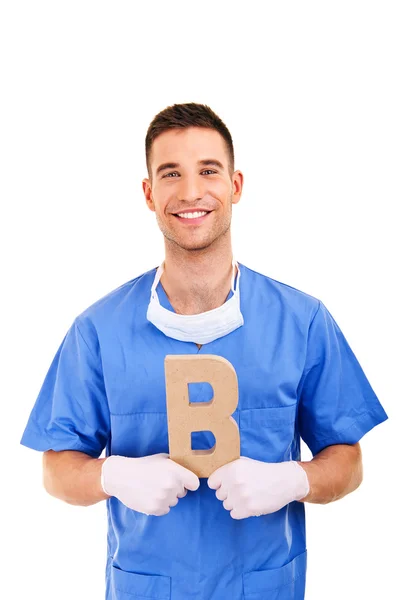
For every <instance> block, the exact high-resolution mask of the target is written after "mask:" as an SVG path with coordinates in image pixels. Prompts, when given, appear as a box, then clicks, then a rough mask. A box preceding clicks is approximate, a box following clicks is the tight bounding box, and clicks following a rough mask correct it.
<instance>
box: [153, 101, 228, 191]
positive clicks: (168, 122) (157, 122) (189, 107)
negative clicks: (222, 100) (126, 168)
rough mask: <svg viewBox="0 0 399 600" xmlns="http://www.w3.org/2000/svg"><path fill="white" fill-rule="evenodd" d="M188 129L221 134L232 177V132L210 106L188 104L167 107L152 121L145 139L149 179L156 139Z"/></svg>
mask: <svg viewBox="0 0 399 600" xmlns="http://www.w3.org/2000/svg"><path fill="white" fill-rule="evenodd" d="M187 127H204V128H209V129H215V130H216V131H218V132H219V133H220V135H221V136H222V137H223V139H224V141H225V144H226V149H227V156H228V169H229V173H230V177H231V176H232V174H233V172H234V148H233V139H232V137H231V134H230V131H229V130H228V129H227V127H226V125H225V124H224V123H223V121H222V119H221V118H220V117H219V116H218V115H217V114H216V113H215V112H213V110H212V109H211V108H210V107H209V106H207V105H206V104H197V103H195V102H188V103H186V104H173V105H172V106H167V107H166V108H165V109H164V110H162V111H161V112H159V113H158V114H157V115H155V117H154V118H153V120H152V121H151V123H150V125H149V127H148V130H147V134H146V137H145V160H146V165H147V171H148V175H149V178H150V179H152V175H151V166H150V161H151V149H152V145H153V143H154V140H155V138H156V137H157V136H158V135H160V134H161V133H163V132H164V131H168V130H169V129H185V128H187Z"/></svg>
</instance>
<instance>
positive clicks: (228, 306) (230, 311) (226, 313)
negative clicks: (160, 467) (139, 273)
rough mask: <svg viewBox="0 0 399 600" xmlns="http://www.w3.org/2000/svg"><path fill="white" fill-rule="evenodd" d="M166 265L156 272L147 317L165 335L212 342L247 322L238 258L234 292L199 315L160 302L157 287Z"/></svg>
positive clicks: (232, 288)
mask: <svg viewBox="0 0 399 600" xmlns="http://www.w3.org/2000/svg"><path fill="white" fill-rule="evenodd" d="M164 265H165V263H164V262H163V263H162V265H161V266H160V267H158V269H157V272H156V273H155V278H154V282H153V284H152V287H151V297H150V303H149V305H148V310H147V319H148V320H149V321H150V322H151V323H152V324H153V325H155V327H157V329H159V330H160V331H162V332H163V333H164V334H165V335H167V336H168V337H171V338H173V339H175V340H179V341H181V342H195V343H196V344H208V343H209V342H213V341H214V340H217V339H218V338H220V337H223V336H225V335H227V334H228V333H231V332H232V331H234V330H235V329H238V327H241V325H243V324H244V317H243V316H242V314H241V311H240V287H239V281H240V269H239V267H238V263H237V262H235V261H234V259H233V263H232V265H233V274H232V277H231V290H232V292H233V295H232V296H231V298H229V299H228V300H226V302H225V303H224V304H222V306H218V307H217V308H214V309H212V310H208V311H206V312H203V313H200V314H198V315H179V314H177V313H175V312H172V311H170V310H168V309H166V308H164V307H163V306H162V305H161V304H160V302H159V298H158V294H157V291H156V287H157V285H158V283H159V280H160V279H161V275H162V273H163V272H164V268H165V266H164ZM235 266H237V270H238V274H237V284H236V289H235V290H234V275H235V269H234V267H235Z"/></svg>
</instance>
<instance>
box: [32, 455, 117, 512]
mask: <svg viewBox="0 0 399 600" xmlns="http://www.w3.org/2000/svg"><path fill="white" fill-rule="evenodd" d="M105 460H106V459H105V458H92V457H91V456H89V455H88V454H84V453H83V452H77V451H75V450H63V451H60V452H54V450H47V451H46V452H44V453H43V485H44V488H45V490H46V491H47V492H48V493H49V494H50V495H51V496H55V497H56V498H59V499H60V500H64V502H67V503H68V504H74V505H77V506H90V505H92V504H96V503H97V502H100V501H101V500H105V499H107V498H109V496H108V495H107V494H105V493H104V491H103V489H102V487H101V482H100V478H101V467H102V463H103V462H104V461H105Z"/></svg>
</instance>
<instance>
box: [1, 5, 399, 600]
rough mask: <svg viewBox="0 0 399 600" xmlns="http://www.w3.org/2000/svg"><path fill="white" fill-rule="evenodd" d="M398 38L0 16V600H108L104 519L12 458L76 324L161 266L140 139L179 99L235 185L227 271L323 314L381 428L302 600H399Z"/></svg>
mask: <svg viewBox="0 0 399 600" xmlns="http://www.w3.org/2000/svg"><path fill="white" fill-rule="evenodd" d="M398 27H399V22H398V12H397V3H396V2H384V1H381V0H379V1H378V2H367V1H364V0H363V1H362V2H354V1H348V0H346V1H338V2H337V1H335V2H321V1H318V2H273V3H271V2H270V3H269V2H263V3H262V2H256V1H246V2H229V3H227V2H215V3H211V2H207V1H203V2H195V3H194V2H176V1H173V0H171V1H169V2H147V3H142V5H141V4H140V5H139V3H135V2H133V1H131V2H121V1H115V2H103V1H96V2H88V1H82V0H79V2H76V1H69V2H54V1H51V2H50V1H49V2H43V1H36V2H30V1H29V2H28V1H26V2H18V1H15V0H14V1H11V0H9V1H8V2H7V1H5V2H3V3H2V5H1V13H0V44H1V48H0V53H1V54H0V55H1V74H0V75H1V86H2V91H1V97H0V102H1V111H0V119H1V135H0V137H1V142H0V143H1V157H0V159H1V163H0V164H1V171H2V175H1V190H0V192H1V232H0V233H1V243H2V249H1V259H2V261H1V262H2V270H1V272H2V283H3V285H2V292H1V302H2V310H1V316H2V335H1V345H2V366H3V368H2V376H1V381H2V406H3V427H2V435H3V444H2V450H3V452H2V460H1V478H0V481H1V486H2V494H1V507H2V532H1V546H2V550H3V558H2V561H1V569H2V570H3V576H2V586H3V590H4V587H5V586H7V584H8V583H9V584H10V587H9V589H8V592H7V596H4V597H7V599H10V598H12V599H14V598H15V599H20V598H25V597H35V598H40V599H41V600H54V599H56V600H64V599H68V600H69V599H70V598H74V600H86V599H90V600H92V599H101V598H103V597H104V581H103V579H104V566H105V554H106V545H105V541H106V537H105V536H106V522H105V503H100V504H97V505H95V506H92V507H88V508H83V507H74V506H70V505H68V504H66V503H63V502H61V501H59V500H56V499H55V498H53V497H50V496H49V495H48V494H47V493H46V492H45V491H44V489H43V487H42V482H41V453H39V452H35V451H33V450H29V449H27V448H25V447H23V446H20V445H19V440H20V438H21V435H22V432H23V429H24V427H25V424H26V421H27V419H28V416H29V413H30V411H31V409H32V407H33V404H34V401H35V399H36V396H37V394H38V392H39V388H40V386H41V384H42V381H43V379H44V376H45V374H46V372H47V369H48V368H49V365H50V362H51V360H52V358H53V356H54V354H55V352H56V350H57V348H58V346H59V344H60V343H61V341H62V338H63V336H64V335H65V333H66V331H67V329H68V328H69V326H70V325H71V323H72V321H73V319H74V318H75V316H77V315H78V314H79V313H80V312H81V311H83V310H84V309H85V308H86V307H87V306H89V305H90V304H92V303H93V302H94V301H95V300H97V299H98V298H100V297H101V296H102V295H105V294H106V293H108V292H109V291H111V290H112V289H114V288H116V287H117V286H119V285H121V284H122V283H124V282H125V281H127V280H129V279H132V278H134V277H136V276H137V275H139V274H140V273H142V272H143V271H146V270H148V269H151V268H153V267H155V266H156V265H158V264H159V263H160V262H161V260H162V257H163V238H162V236H161V233H160V232H159V230H158V227H157V224H156V221H155V218H154V214H153V213H151V212H150V211H149V210H148V209H147V207H146V205H145V202H144V195H143V192H142V188H141V181H142V179H143V178H144V177H146V176H147V173H146V170H145V160H144V138H145V134H146V130H147V127H148V125H149V123H150V121H151V119H152V118H153V117H154V115H155V114H156V113H157V112H159V111H160V110H162V109H163V108H165V107H166V106H168V105H170V104H174V103H179V102H191V101H193V102H201V103H205V104H208V105H209V106H210V107H211V108H212V109H213V110H214V111H215V112H216V113H218V114H219V116H220V117H221V118H222V119H223V120H224V121H225V123H226V124H227V126H228V127H229V129H230V131H231V134H232V136H233V141H234V146H235V153H236V163H235V168H236V169H240V170H241V171H242V172H243V174H244V188H243V195H242V199H241V202H240V204H239V205H237V206H235V207H234V209H233V225H232V231H233V245H234V253H235V256H236V258H237V259H238V260H239V261H241V262H242V263H244V264H246V265H247V266H249V267H251V268H253V269H255V270H258V271H260V272H261V273H264V274H266V275H269V276H270V277H273V278H275V279H277V280H279V281H282V282H284V283H288V284H289V285H292V286H294V287H297V288H299V289H301V290H303V291H305V292H307V293H309V294H312V295H313V296H316V297H317V298H319V299H321V300H322V301H323V302H324V304H325V305H326V306H327V308H328V309H329V310H330V312H331V313H332V315H333V316H334V318H335V319H336V321H337V322H338V324H339V325H340V327H341V329H342V330H343V332H344V334H345V336H346V338H347V340H348V341H349V343H350V345H351V347H352V349H353V351H354V352H355V354H356V356H357V358H358V359H359V361H360V364H361V365H362V367H363V369H364V371H365V373H366V375H367V377H368V379H369V381H370V383H371V384H372V386H373V388H374V390H375V392H376V393H377V395H378V397H379V398H380V401H381V403H382V404H383V406H384V408H385V410H386V411H387V413H388V414H389V417H390V418H389V420H388V421H386V422H385V423H383V424H382V425H379V426H378V427H376V428H375V429H373V430H372V431H371V432H370V433H368V434H367V435H366V436H365V437H364V438H363V439H362V442H361V445H362V449H363V460H364V482H363V484H362V486H361V487H360V488H359V489H358V490H357V491H356V492H354V493H353V494H351V495H350V496H347V497H346V498H344V499H343V500H341V501H338V502H336V503H332V504H329V505H325V506H320V505H310V504H308V505H307V507H306V509H307V531H308V552H309V565H308V584H307V593H306V600H330V599H331V600H332V599H334V600H335V599H336V598H342V599H344V600H349V599H351V600H352V599H353V598H375V597H378V598H383V599H385V598H393V597H399V596H398V595H397V594H398V582H397V537H398V519H397V498H396V496H395V492H394V486H396V481H395V480H396V479H397V473H398V467H397V456H396V455H397V436H398V433H399V431H398V426H397V417H398V406H397V403H398V399H397V387H398V386H397V373H398V345H397V339H398V333H399V330H398V319H397V314H398V300H399V298H398V267H397V256H398V243H397V238H398V222H397V220H396V218H394V211H395V209H396V208H397V207H398V202H399V194H398V191H399V190H398V164H399V163H398V159H399V156H398V154H399V153H398V139H399V126H398V125H399V123H398V106H399V94H398V52H399V45H398ZM395 255H396V258H395ZM4 410H5V413H6V414H5V415H4ZM304 458H306V459H310V454H309V451H308V450H307V449H306V448H305V454H304ZM1 595H2V596H3V592H1Z"/></svg>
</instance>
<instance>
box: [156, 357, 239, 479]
mask: <svg viewBox="0 0 399 600" xmlns="http://www.w3.org/2000/svg"><path fill="white" fill-rule="evenodd" d="M165 382H166V406H167V415H168V436H169V456H170V458H171V459H172V460H174V461H175V462H177V463H179V464H180V465H182V466H183V467H186V468H187V469H190V471H193V472H194V473H195V474H196V475H197V477H209V476H210V475H211V474H212V473H213V472H214V471H215V470H216V469H218V468H219V467H221V466H223V465H225V464H227V463H229V462H231V461H233V460H236V459H238V458H240V433H239V429H238V425H237V423H236V421H235V420H234V419H233V417H232V416H231V415H232V413H233V412H234V411H235V409H236V408H237V404H238V382H237V375H236V372H235V370H234V367H233V365H232V364H231V363H230V362H229V361H228V360H226V359H225V358H222V357H221V356H217V355H213V354H207V355H206V354H200V355H198V354H197V355H186V354H185V355H168V356H166V358H165ZM200 382H207V383H209V384H210V385H211V386H212V388H213V398H212V400H211V401H210V402H190V401H189V392H188V384H189V383H200ZM194 431H211V432H212V433H213V435H214V436H215V440H216V444H215V445H214V446H213V448H211V449H209V450H192V448H191V433H192V432H194Z"/></svg>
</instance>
